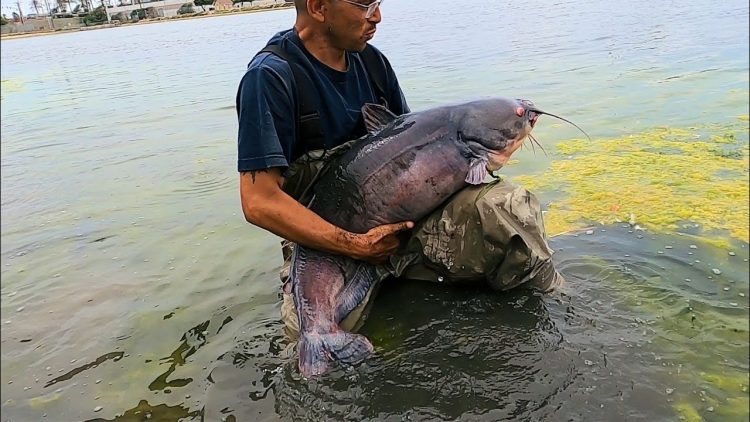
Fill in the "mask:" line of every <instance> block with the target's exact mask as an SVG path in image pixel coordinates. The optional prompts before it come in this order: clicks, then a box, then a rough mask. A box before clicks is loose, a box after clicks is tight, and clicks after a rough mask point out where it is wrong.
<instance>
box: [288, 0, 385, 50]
mask: <svg viewBox="0 0 750 422" xmlns="http://www.w3.org/2000/svg"><path fill="white" fill-rule="evenodd" d="M381 2H382V0H295V1H294V5H295V8H296V9H297V24H298V26H299V25H302V26H304V27H305V28H306V29H307V28H309V29H311V30H313V31H314V32H316V33H317V34H316V35H318V36H321V37H323V38H325V39H326V41H327V43H328V44H329V45H330V46H331V47H334V48H337V49H340V50H346V51H362V49H364V48H365V45H366V44H367V42H368V41H369V40H370V39H372V37H373V36H374V35H375V28H376V26H377V24H378V23H380V19H381V15H380V3H381ZM298 29H300V28H299V27H298Z"/></svg>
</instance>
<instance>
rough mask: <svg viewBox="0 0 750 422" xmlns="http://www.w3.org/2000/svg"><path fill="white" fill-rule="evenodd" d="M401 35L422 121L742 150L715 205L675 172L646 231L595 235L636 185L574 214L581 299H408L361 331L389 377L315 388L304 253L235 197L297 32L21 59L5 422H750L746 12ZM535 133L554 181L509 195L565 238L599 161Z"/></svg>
mask: <svg viewBox="0 0 750 422" xmlns="http://www.w3.org/2000/svg"><path fill="white" fill-rule="evenodd" d="M382 12H383V17H384V18H383V19H384V20H383V22H382V24H381V25H380V27H379V32H378V35H377V36H376V38H375V39H374V41H373V43H374V44H375V45H377V46H378V47H379V48H380V49H381V50H383V51H384V52H385V53H386V54H387V55H388V57H389V58H390V60H391V62H392V64H393V66H394V68H395V69H396V72H397V74H398V75H399V77H400V80H401V83H402V86H403V87H404V90H405V94H406V96H407V99H408V101H409V103H410V105H411V107H412V109H414V110H420V109H424V108H427V107H430V106H434V105H438V104H444V103H450V102H458V101H462V100H468V99H473V98H477V97H482V96H488V95H504V96H512V97H523V98H528V99H532V100H534V102H535V103H536V104H538V105H539V106H541V107H542V108H544V109H546V110H548V111H550V112H553V113H556V114H559V115H562V116H565V117H567V118H569V119H572V120H573V121H575V122H576V123H577V124H578V125H580V126H582V127H584V128H585V129H586V131H587V132H588V133H589V134H590V135H591V136H592V138H593V145H610V146H611V145H613V144H616V143H617V142H620V143H628V144H629V143H630V142H632V143H634V144H635V143H637V142H640V140H642V139H647V138H648V139H650V138H649V137H653V136H654V135H653V134H654V133H656V132H658V131H659V130H663V129H664V128H669V129H670V130H672V129H674V130H680V131H682V132H680V133H687V134H688V135H686V136H687V137H688V138H690V139H689V140H688V141H686V140H685V139H683V138H680V139H679V140H678V141H679V142H681V144H680V143H678V144H674V145H690V143H691V142H692V141H693V140H698V141H699V140H711V139H718V138H716V137H717V136H718V137H719V138H721V139H723V141H722V142H723V143H722V144H721V145H722V148H724V149H722V150H721V151H719V150H717V151H714V152H716V154H715V155H712V156H711V157H712V158H711V159H710V160H709V161H706V165H709V164H711V165H716V164H717V163H719V164H720V168H719V169H714V170H716V172H715V173H711V174H709V175H708V176H710V177H708V178H707V181H706V183H707V184H701V185H699V184H697V182H696V183H695V184H693V183H690V185H691V186H693V187H695V186H699V187H701V189H703V190H700V189H699V190H697V191H696V190H695V189H694V190H693V191H690V190H689V189H688V188H689V187H688V188H686V189H688V190H686V191H684V192H689V195H688V194H684V193H680V194H679V195H678V194H675V193H674V191H673V190H672V189H673V188H675V186H677V185H678V184H679V183H678V182H679V181H668V177H667V176H670V173H673V170H672V169H668V168H664V169H661V168H660V167H656V170H653V169H654V167H647V165H649V164H648V163H646V162H645V161H644V164H643V167H641V166H640V165H635V166H634V168H631V169H630V170H628V171H630V172H633V171H638V169H639V168H641V169H644V168H645V169H648V172H647V173H644V174H641V176H642V177H640V178H641V179H647V180H648V186H651V187H656V188H657V189H658V192H664V193H663V195H664V196H663V198H662V197H658V196H657V197H656V199H654V198H651V197H649V198H650V199H649V200H646V201H641V203H640V204H639V203H638V201H637V199H638V198H635V199H634V202H633V204H636V205H632V206H633V207H639V206H640V207H641V208H638V210H640V211H639V212H637V213H636V214H638V221H639V223H641V224H642V225H643V228H645V229H646V230H637V228H641V227H640V226H639V227H635V225H630V224H627V221H628V220H627V218H625V219H621V221H622V222H620V223H618V222H616V221H617V220H606V221H605V220H604V219H601V218H599V217H598V216H595V215H594V211H595V208H596V206H595V205H597V203H596V201H597V198H599V193H600V192H601V193H602V194H604V193H607V192H615V189H616V188H617V187H618V186H621V185H622V183H625V181H624V180H625V178H624V176H623V178H622V179H621V178H620V177H616V176H615V177H612V178H610V179H606V178H604V179H596V180H601V181H600V182H597V183H598V186H597V189H596V192H594V193H593V194H591V193H590V194H589V197H590V200H591V204H590V207H589V206H588V205H586V206H580V205H575V204H573V205H566V206H565V207H567V209H573V208H575V207H578V208H576V210H577V212H578V214H577V215H580V216H582V217H581V218H582V219H583V220H586V221H585V224H584V225H585V226H586V227H587V229H588V230H589V231H576V232H571V233H569V234H566V235H561V236H556V237H554V238H553V239H552V246H553V248H554V249H556V250H557V253H556V255H555V260H556V262H557V263H558V266H559V268H560V270H561V271H562V272H563V274H564V275H565V276H566V278H567V279H568V283H567V284H566V285H565V286H564V287H563V288H562V289H560V291H558V292H555V293H553V294H549V295H545V296H540V295H537V294H531V293H529V292H525V291H517V292H509V293H505V294H497V293H492V292H487V291H477V290H474V289H459V288H453V287H450V286H445V285H433V284H425V283H414V282H409V281H405V280H400V281H397V282H394V283H389V284H387V285H386V286H385V287H384V288H383V289H382V291H381V293H380V295H379V296H378V298H377V302H376V306H375V308H374V310H373V313H372V314H371V316H370V318H369V319H368V321H367V323H366V324H365V326H364V327H363V329H362V332H363V333H364V334H365V335H367V336H368V337H369V338H371V339H372V341H373V344H374V345H375V349H376V353H375V355H374V356H373V357H372V358H371V359H369V360H368V361H366V362H365V363H363V364H362V365H359V366H357V367H356V368H354V369H353V370H351V371H341V372H338V371H337V372H334V373H332V374H330V376H327V377H325V378H322V379H319V380H312V381H306V380H301V379H300V377H299V374H298V372H297V370H296V357H295V352H294V349H293V344H290V343H289V342H288V341H287V340H286V339H285V338H284V335H283V333H282V330H281V328H282V324H281V322H280V320H279V309H280V296H279V287H280V286H279V282H278V275H277V274H278V270H279V267H280V265H281V257H280V253H279V248H278V239H277V238H275V237H274V236H272V235H270V234H267V233H265V232H263V231H262V230H259V229H256V228H254V227H252V226H250V225H249V224H247V223H245V222H244V219H243V217H242V213H241V211H240V203H239V194H238V187H237V186H238V175H237V173H236V115H235V110H234V95H235V91H236V87H237V83H238V82H239V79H240V77H241V76H242V74H243V71H244V68H245V66H246V64H247V62H248V61H249V60H250V58H251V57H252V56H253V54H254V53H255V52H256V51H257V50H259V49H260V48H262V47H263V45H264V43H265V41H266V40H267V39H268V38H269V37H270V36H271V35H272V34H273V33H274V32H276V31H279V30H282V29H285V28H288V27H290V26H291V25H292V22H293V19H294V11H293V10H289V9H287V10H279V11H272V12H266V13H256V14H243V15H234V16H226V17H217V18H211V19H195V20H185V21H177V22H169V23H160V24H154V25H137V26H127V27H122V28H115V29H108V30H99V31H87V32H78V33H67V34H61V35H55V36H47V37H36V38H26V39H15V40H4V41H2V78H1V79H2V103H1V104H2V115H1V117H2V143H1V151H0V152H1V153H2V167H1V168H2V221H1V223H0V224H1V228H2V251H1V252H2V273H1V276H2V291H1V293H0V296H1V298H2V310H1V312H0V313H1V315H0V317H1V323H2V325H1V328H2V376H1V379H2V390H1V391H2V420H3V421H5V420H11V421H39V420H53V421H80V420H109V421H112V420H117V421H136V420H145V419H146V418H147V417H150V420H159V421H176V420H183V421H187V420H196V421H197V420H207V421H219V420H227V421H232V420H236V421H239V420H251V421H263V420H279V419H282V420H293V419H310V420H324V419H329V420H345V419H346V420H389V421H390V420H393V421H396V420H456V419H458V420H493V421H494V420H645V421H660V420H664V421H673V420H677V419H678V418H683V419H686V420H691V421H698V420H707V421H727V420H732V421H741V420H748V419H749V416H748V404H749V400H748V359H749V352H748V333H749V330H748V309H749V308H750V306H749V304H748V294H749V292H748V290H749V289H748V264H747V260H748V244H747V240H748V239H747V236H748V235H747V231H746V230H745V228H746V225H745V226H744V227H743V226H741V225H740V226H739V228H737V227H735V226H736V225H737V224H738V223H737V222H741V221H746V220H747V218H748V216H747V211H746V206H745V205H744V204H746V203H747V191H746V188H745V187H746V186H747V177H748V176H747V143H748V142H747V139H748V129H747V115H748V93H749V90H748V47H749V41H748V16H749V13H748V5H747V2H746V1H745V0H729V1H724V2H714V3H711V4H708V3H706V2H703V1H697V0H683V1H664V2H659V3H658V4H656V3H654V2H651V1H644V0H634V1H630V2H604V1H591V0H589V1H586V0H584V1H564V0H562V1H555V2H552V1H531V2H509V1H492V2H479V3H466V2H452V1H448V0H435V1H431V2H429V3H427V2H415V1H405V0H401V1H397V0H393V1H389V2H387V3H385V5H384V6H383V10H382ZM536 134H537V135H536V136H537V138H538V139H539V140H540V141H541V142H542V144H543V145H544V146H545V149H546V150H547V151H548V153H549V154H548V155H544V154H541V153H540V152H539V151H537V152H536V153H534V152H533V151H532V150H531V149H526V150H523V151H521V152H520V153H519V154H518V155H517V157H518V159H517V160H516V161H517V162H514V163H513V164H512V165H510V166H508V167H507V170H505V169H504V170H503V174H505V175H506V176H507V177H510V178H511V179H513V178H519V180H521V179H520V178H521V177H522V176H524V175H526V176H528V175H535V177H537V176H538V177H537V178H538V179H540V180H541V179H544V180H547V181H551V182H552V186H551V187H549V186H548V187H547V188H545V189H541V188H540V190H539V191H538V192H537V194H538V196H539V197H540V199H541V201H542V203H543V204H545V207H548V208H549V214H548V215H549V217H550V219H553V218H554V216H553V213H554V212H555V204H557V203H559V202H558V201H563V200H564V198H565V197H567V196H570V197H574V196H575V195H576V191H575V185H570V184H569V183H567V182H566V183H563V182H562V181H561V182H560V183H559V185H555V183H554V182H555V180H557V179H556V178H555V175H556V174H557V173H554V171H556V170H555V169H556V168H557V167H556V166H557V165H558V164H560V163H564V161H565V160H570V161H569V162H570V163H573V164H575V163H577V162H578V161H576V160H575V159H573V158H574V157H573V155H571V156H568V155H569V154H568V153H566V152H564V151H566V150H565V149H564V148H562V147H560V145H563V144H562V143H564V142H567V141H570V140H571V139H572V138H576V137H580V136H581V135H580V134H579V133H578V132H576V131H575V129H574V128H572V127H570V126H569V125H564V124H560V123H559V122H558V121H556V120H554V119H551V118H548V117H542V119H540V122H539V125H538V127H537V129H536ZM693 138H694V139H693ZM607 140H610V141H609V143H608V144H607ZM611 140H614V141H611ZM623 140H627V142H625V141H623ZM556 145H558V147H557V148H556ZM660 145H662V144H660ZM695 145H702V144H695ZM649 148H652V147H648V146H647V147H644V150H646V152H648V151H651V149H649ZM653 148H656V147H653ZM653 148H652V149H653ZM659 148H662V149H660V150H659V151H657V153H658V154H661V155H664V154H666V153H671V152H664V151H666V149H665V148H666V147H663V145H662V146H660V147H659ZM670 148H672V149H674V147H673V146H672V147H670ZM662 150H664V151H662ZM652 152H653V151H652ZM639 153H640V152H639ZM694 153H695V154H699V153H700V151H695V152H694ZM571 154H572V153H571ZM615 155H617V154H614V153H610V154H609V155H607V154H604V155H602V156H601V157H602V158H601V159H602V160H606V159H609V158H613V157H612V156H615ZM623 156H638V155H633V154H623ZM514 158H515V157H514ZM686 159H687V158H684V154H683V155H680V154H675V155H674V160H670V161H668V163H672V162H675V163H682V162H686V161H685V160H686ZM691 162H692V161H691ZM735 164H736V165H737V166H738V167H737V168H734V167H733V166H735ZM660 165H662V164H660ZM610 167H612V169H613V171H614V172H615V173H617V172H618V171H619V169H618V168H617V166H610ZM695 167H698V168H695V169H688V170H685V169H681V171H683V170H684V171H690V172H692V173H685V174H689V175H690V176H688V177H684V176H683V175H682V173H679V174H677V177H678V178H681V179H684V180H688V181H691V179H692V178H695V180H696V181H697V180H699V179H701V178H702V176H701V174H702V173H701V172H702V171H705V169H704V168H703V166H699V165H696V166H695ZM714 170H712V171H714ZM722 171H723V172H722ZM550 172H552V173H550ZM560 174H562V173H560ZM566 174H583V175H585V176H586V178H587V180H589V181H590V180H592V179H591V178H592V177H594V176H592V173H591V172H590V171H589V169H588V168H584V167H581V168H575V167H574V168H573V170H572V173H566ZM623 174H624V170H623ZM545 175H550V176H549V177H545ZM717 175H718V176H717ZM722 175H723V179H721V178H719V176H722ZM571 180H572V179H571ZM701 180H702V179H701ZM621 182H622V183H621ZM721 183H728V184H726V185H725V184H721ZM644 186H646V185H644ZM707 186H719V188H718V189H717V190H715V191H714V190H710V189H709V188H708V187H707ZM566 189H567V190H566ZM644 189H645V187H644ZM633 191H634V189H631V188H628V189H626V191H625V192H622V193H619V194H618V195H619V196H621V197H623V198H625V197H626V196H628V195H629V194H633ZM681 192H682V191H681ZM635 193H636V194H635V195H634V196H636V197H637V196H638V195H637V192H635ZM659 198H662V199H659ZM695 198H703V199H704V202H702V203H698V202H695V203H693V202H690V203H687V202H684V201H687V200H688V199H690V200H692V199H695ZM672 201H676V202H674V204H675V205H674V207H672V206H671V205H672V203H673V202H672ZM678 203H679V204H681V205H680V206H677V204H678ZM685 204H688V205H685ZM712 204H714V205H715V204H723V205H722V206H723V208H711V205H712ZM615 206H616V208H612V209H619V207H620V206H625V205H624V203H623V204H619V203H618V204H614V205H613V207H615ZM634 209H635V208H634ZM684 210H687V211H685V213H684V215H683V214H682V213H683V211H684ZM678 214H679V215H678ZM657 215H658V216H659V219H656V218H655V216H657ZM676 217H679V219H680V222H679V224H672V223H669V222H668V221H667V222H666V223H664V221H666V220H664V219H665V218H666V219H669V218H672V220H674V219H675V218H676ZM714 218H719V219H718V220H715V219H714ZM672 220H670V221H672ZM662 223H664V224H662ZM745 224H746V223H745ZM574 233H575V234H574ZM587 233H588V234H587Z"/></svg>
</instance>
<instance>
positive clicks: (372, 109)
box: [362, 103, 397, 133]
mask: <svg viewBox="0 0 750 422" xmlns="http://www.w3.org/2000/svg"><path fill="white" fill-rule="evenodd" d="M362 117H363V118H364V119H365V127H366V128H367V131H368V132H370V133H375V132H377V131H379V130H380V129H382V128H383V127H385V125H387V124H388V123H390V122H392V121H393V120H394V119H395V118H396V117H397V116H396V115H395V114H393V112H391V111H390V110H388V109H387V108H386V107H383V106H382V105H380V104H372V103H367V104H365V105H363V106H362Z"/></svg>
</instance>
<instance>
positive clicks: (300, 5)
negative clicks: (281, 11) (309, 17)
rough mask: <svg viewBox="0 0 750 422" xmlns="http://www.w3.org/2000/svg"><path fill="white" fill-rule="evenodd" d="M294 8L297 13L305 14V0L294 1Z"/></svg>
mask: <svg viewBox="0 0 750 422" xmlns="http://www.w3.org/2000/svg"><path fill="white" fill-rule="evenodd" d="M294 8H295V9H297V13H307V0H294Z"/></svg>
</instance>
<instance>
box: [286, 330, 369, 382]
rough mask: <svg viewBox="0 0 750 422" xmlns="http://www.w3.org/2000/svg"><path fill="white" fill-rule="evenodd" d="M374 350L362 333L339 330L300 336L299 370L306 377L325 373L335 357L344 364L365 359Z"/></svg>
mask: <svg viewBox="0 0 750 422" xmlns="http://www.w3.org/2000/svg"><path fill="white" fill-rule="evenodd" d="M373 350H374V348H373V346H372V343H370V341H369V340H368V339H367V337H365V336H363V335H361V334H353V333H349V332H346V331H343V330H338V331H335V332H333V333H329V334H322V335H310V334H303V335H301V336H300V340H299V343H298V351H299V370H300V372H301V373H302V375H304V376H305V377H313V376H319V375H324V374H325V373H327V372H328V371H329V370H330V369H331V362H332V361H333V360H334V359H335V360H336V361H337V362H339V363H342V364H344V365H354V364H356V363H359V362H361V361H363V360H364V359H365V358H367V356H369V355H370V354H371V353H372V351H373Z"/></svg>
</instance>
